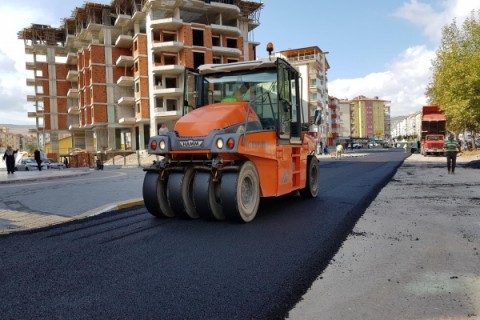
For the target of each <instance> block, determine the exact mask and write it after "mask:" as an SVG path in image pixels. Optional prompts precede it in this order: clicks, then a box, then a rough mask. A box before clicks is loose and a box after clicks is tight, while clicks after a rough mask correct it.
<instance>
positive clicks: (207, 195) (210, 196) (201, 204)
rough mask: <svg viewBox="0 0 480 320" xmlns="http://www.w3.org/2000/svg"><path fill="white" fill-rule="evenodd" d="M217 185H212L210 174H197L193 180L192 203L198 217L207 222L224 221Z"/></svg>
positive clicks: (218, 186)
mask: <svg viewBox="0 0 480 320" xmlns="http://www.w3.org/2000/svg"><path fill="white" fill-rule="evenodd" d="M219 188H220V185H219V183H214V182H213V181H212V178H211V174H210V172H197V173H195V178H194V179H193V203H194V205H195V209H196V212H197V213H198V214H199V216H200V217H202V218H204V219H207V220H214V219H216V220H225V216H224V214H223V209H222V205H221V204H220V201H219V196H218V195H219Z"/></svg>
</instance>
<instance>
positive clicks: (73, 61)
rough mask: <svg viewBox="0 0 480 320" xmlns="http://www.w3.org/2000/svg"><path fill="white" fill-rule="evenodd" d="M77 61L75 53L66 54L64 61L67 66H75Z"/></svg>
mask: <svg viewBox="0 0 480 320" xmlns="http://www.w3.org/2000/svg"><path fill="white" fill-rule="evenodd" d="M77 61H78V59H77V54H76V53H75V52H69V53H67V61H66V63H67V64H71V65H77Z"/></svg>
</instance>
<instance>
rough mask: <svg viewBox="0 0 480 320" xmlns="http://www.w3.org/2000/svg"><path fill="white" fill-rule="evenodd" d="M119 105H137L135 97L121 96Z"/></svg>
mask: <svg viewBox="0 0 480 320" xmlns="http://www.w3.org/2000/svg"><path fill="white" fill-rule="evenodd" d="M118 105H119V106H121V107H133V106H135V98H134V97H121V98H120V99H118Z"/></svg>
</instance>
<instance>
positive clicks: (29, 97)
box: [27, 94, 43, 102]
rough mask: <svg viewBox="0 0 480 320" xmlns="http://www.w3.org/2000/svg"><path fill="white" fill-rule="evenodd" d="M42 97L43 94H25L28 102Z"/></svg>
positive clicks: (40, 99)
mask: <svg viewBox="0 0 480 320" xmlns="http://www.w3.org/2000/svg"><path fill="white" fill-rule="evenodd" d="M42 99H43V96H39V95H33V94H30V95H28V96H27V101H28V102H37V101H42Z"/></svg>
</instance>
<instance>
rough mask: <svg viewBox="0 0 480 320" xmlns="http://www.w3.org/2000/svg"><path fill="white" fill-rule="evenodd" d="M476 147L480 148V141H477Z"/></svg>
mask: <svg viewBox="0 0 480 320" xmlns="http://www.w3.org/2000/svg"><path fill="white" fill-rule="evenodd" d="M475 146H477V148H480V139H477V140H476V141H475Z"/></svg>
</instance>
